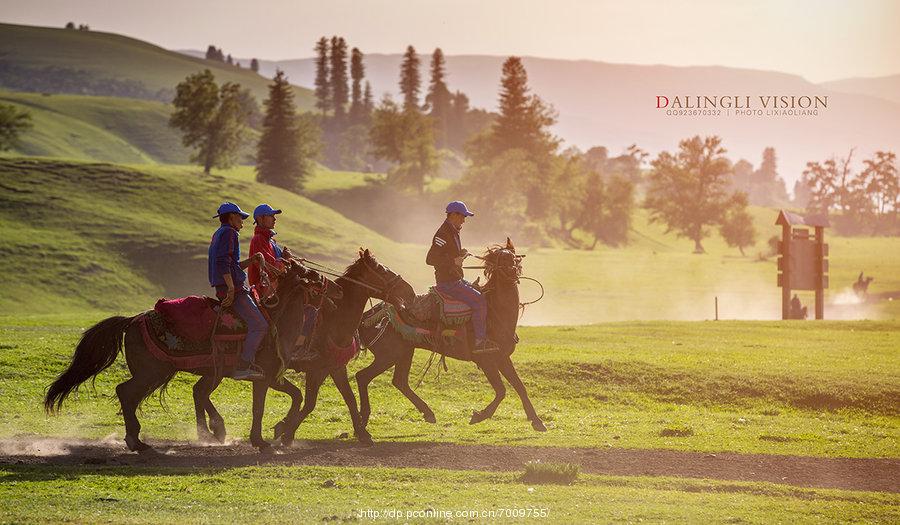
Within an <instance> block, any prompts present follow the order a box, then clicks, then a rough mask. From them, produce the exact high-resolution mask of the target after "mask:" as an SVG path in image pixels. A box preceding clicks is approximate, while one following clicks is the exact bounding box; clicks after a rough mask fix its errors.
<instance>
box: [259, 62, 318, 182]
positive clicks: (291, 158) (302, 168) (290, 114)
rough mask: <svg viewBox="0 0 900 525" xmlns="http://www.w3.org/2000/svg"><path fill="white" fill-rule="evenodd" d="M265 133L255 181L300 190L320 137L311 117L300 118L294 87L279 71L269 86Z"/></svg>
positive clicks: (309, 169) (316, 150)
mask: <svg viewBox="0 0 900 525" xmlns="http://www.w3.org/2000/svg"><path fill="white" fill-rule="evenodd" d="M262 127H263V130H262V136H261V137H260V139H259V145H258V146H257V153H256V180H258V181H260V182H265V183H268V184H272V185H274V186H279V187H281V188H286V189H289V190H294V191H296V190H299V189H301V188H302V187H303V181H304V180H305V179H306V177H307V176H308V175H309V173H310V172H311V170H312V164H313V162H312V160H313V158H314V157H315V155H316V154H317V153H318V136H317V134H316V131H315V126H314V125H313V124H312V122H311V119H309V118H301V119H298V118H297V114H296V108H295V105H294V90H293V88H292V87H291V85H290V84H289V83H288V81H287V78H286V77H285V76H284V72H283V71H281V70H278V71H277V72H276V73H275V78H274V79H273V80H272V84H270V85H269V98H268V99H266V102H265V116H264V117H263V125H262Z"/></svg>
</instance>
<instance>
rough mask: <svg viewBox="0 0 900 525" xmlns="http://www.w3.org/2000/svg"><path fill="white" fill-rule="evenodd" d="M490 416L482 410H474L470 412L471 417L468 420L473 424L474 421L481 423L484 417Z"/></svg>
mask: <svg viewBox="0 0 900 525" xmlns="http://www.w3.org/2000/svg"><path fill="white" fill-rule="evenodd" d="M488 417H490V416H486V415H485V414H484V413H483V412H479V411H477V410H476V411H474V412H472V419H470V420H469V424H470V425H474V424H475V423H481V422H482V421H484V420H485V419H488Z"/></svg>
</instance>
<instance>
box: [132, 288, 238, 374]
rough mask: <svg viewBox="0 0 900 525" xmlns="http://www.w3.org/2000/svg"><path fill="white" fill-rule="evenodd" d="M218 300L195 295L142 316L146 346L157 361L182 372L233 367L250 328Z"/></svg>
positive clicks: (165, 303)
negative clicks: (220, 304)
mask: <svg viewBox="0 0 900 525" xmlns="http://www.w3.org/2000/svg"><path fill="white" fill-rule="evenodd" d="M220 309H221V306H219V301H217V300H216V299H213V298H211V297H200V296H196V295H192V296H188V297H181V298H178V299H171V300H166V299H160V300H159V301H157V303H156V305H155V306H154V309H153V310H149V311H147V312H145V313H144V314H143V315H141V316H140V317H139V318H138V319H137V320H136V322H139V323H140V328H141V335H142V337H143V340H144V345H145V346H146V347H147V349H148V350H149V351H150V353H151V354H153V355H154V357H156V358H157V359H159V360H161V361H165V362H167V363H171V364H172V365H173V366H175V368H177V369H179V370H195V369H198V368H222V369H230V368H233V367H234V366H235V365H236V364H237V361H238V354H239V353H240V351H241V347H242V346H243V342H244V339H245V338H246V336H247V326H246V325H245V324H244V322H243V320H241V318H240V317H238V316H237V315H235V314H234V313H232V312H231V311H230V310H227V309H226V310H224V311H222V312H221V314H220Z"/></svg>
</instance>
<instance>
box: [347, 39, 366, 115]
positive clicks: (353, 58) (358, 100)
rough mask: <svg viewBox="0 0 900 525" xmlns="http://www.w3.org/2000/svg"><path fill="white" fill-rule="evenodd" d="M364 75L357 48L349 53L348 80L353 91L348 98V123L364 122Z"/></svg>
mask: <svg viewBox="0 0 900 525" xmlns="http://www.w3.org/2000/svg"><path fill="white" fill-rule="evenodd" d="M365 74H366V68H365V66H364V65H363V54H362V51H360V50H359V49H358V48H355V47H354V48H353V50H352V51H351V52H350V78H351V80H352V81H353V89H352V93H351V97H350V122H352V123H354V124H358V123H360V122H362V121H363V120H365V117H366V111H365V105H364V102H363V93H362V80H363V77H364V76H365Z"/></svg>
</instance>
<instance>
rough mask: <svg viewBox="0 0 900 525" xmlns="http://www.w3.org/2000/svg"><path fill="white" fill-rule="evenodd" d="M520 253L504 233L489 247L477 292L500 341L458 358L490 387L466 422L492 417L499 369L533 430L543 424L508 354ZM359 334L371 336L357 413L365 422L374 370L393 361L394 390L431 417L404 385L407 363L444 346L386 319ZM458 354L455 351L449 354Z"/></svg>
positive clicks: (502, 391)
mask: <svg viewBox="0 0 900 525" xmlns="http://www.w3.org/2000/svg"><path fill="white" fill-rule="evenodd" d="M522 257H523V256H520V255H516V251H515V247H514V246H513V244H512V241H510V239H509V238H507V239H506V244H505V245H496V246H494V247H491V248H489V249H488V251H487V252H486V253H485V255H484V257H483V260H484V262H485V267H484V274H485V276H486V277H487V282H486V283H485V285H484V286H483V287H482V293H483V294H484V297H485V300H486V301H487V309H488V316H487V335H488V337H489V338H490V339H491V340H493V341H494V342H496V343H497V344H498V346H499V352H497V353H485V354H473V355H472V356H471V358H468V359H463V360H466V361H469V360H470V361H472V362H474V363H475V364H476V365H477V366H478V368H480V369H481V371H482V372H483V373H484V375H485V377H486V378H487V380H488V382H489V383H490V385H491V386H492V387H493V389H494V399H493V400H492V401H491V402H490V403H489V404H488V405H487V406H486V407H485V408H484V409H482V410H476V411H473V413H472V417H471V419H470V420H469V423H470V424H475V423H479V422H481V421H484V420H486V419H489V418H491V417H492V416H493V415H494V412H495V411H496V410H497V407H498V406H499V405H500V402H501V401H503V398H504V397H505V396H506V388H505V387H504V385H503V380H502V379H501V375H502V376H503V377H505V378H506V380H507V381H508V382H509V383H510V385H512V387H513V388H514V389H515V391H516V393H517V394H518V395H519V398H520V399H521V401H522V407H523V408H524V410H525V414H526V416H527V417H528V420H529V421H530V422H531V426H532V428H533V429H534V430H536V431H538V432H544V431H546V430H547V427H546V426H545V425H544V423H543V421H542V420H541V418H540V417H539V416H538V415H537V412H536V411H535V409H534V406H533V405H532V404H531V400H530V399H529V398H528V392H527V390H526V388H525V385H524V383H523V382H522V380H521V379H520V378H519V375H518V373H517V372H516V368H515V365H514V364H513V362H512V359H511V358H510V356H511V355H512V353H513V351H514V350H515V347H516V344H517V343H518V337H517V336H516V326H517V325H518V320H519V313H520V308H521V307H522V305H521V304H520V303H519V287H518V283H519V277H520V276H521V274H522V266H521V261H522ZM382 307H383V305H379V306H376V307H375V308H373V309H371V310H369V311H368V312H366V314H365V316H364V319H368V318H369V317H371V316H372V315H374V314H375V313H376V312H377V310H378V309H379V308H382ZM359 331H360V336H361V337H362V339H363V340H368V341H370V342H369V343H367V344H366V346H367V347H368V349H369V350H371V351H372V353H373V354H374V355H375V359H374V360H373V361H372V363H371V364H369V366H367V367H365V368H363V369H362V370H360V371H359V372H357V373H356V384H357V388H358V389H359V396H360V416H361V418H362V424H363V427H364V428H365V427H366V426H367V425H368V421H369V416H370V415H371V405H370V403H369V384H370V383H371V382H372V380H373V379H375V378H376V377H377V376H379V375H380V374H382V373H383V372H385V371H386V370H387V369H388V368H390V367H392V366H393V367H394V374H393V380H392V383H393V385H394V387H395V388H397V390H399V391H400V392H402V393H403V395H404V396H406V398H407V399H409V401H410V402H411V403H412V404H413V405H414V406H415V407H416V409H418V410H419V412H420V413H421V414H422V416H423V418H424V419H425V421H427V422H429V423H435V422H436V421H437V420H436V418H435V415H434V412H433V411H432V410H431V408H430V407H429V406H428V404H427V403H425V401H423V400H422V399H421V398H420V397H419V396H418V395H416V393H415V392H414V391H413V389H412V388H410V386H409V373H410V368H411V366H412V360H413V354H414V352H415V350H416V348H423V349H427V350H431V351H433V352H437V353H440V354H443V355H447V354H446V353H445V352H446V350H445V349H443V348H441V346H440V345H433V344H427V343H422V344H419V345H417V344H415V343H412V342H409V341H407V340H405V339H404V338H403V337H402V336H401V335H400V333H399V332H397V330H395V329H394V328H393V326H392V325H391V323H389V322H388V323H387V325H385V326H384V328H382V329H381V330H379V329H378V328H377V327H376V326H367V324H366V323H365V322H364V323H363V324H362V325H361V326H360V329H359ZM450 357H455V358H457V359H459V357H458V356H456V355H451V356H450Z"/></svg>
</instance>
